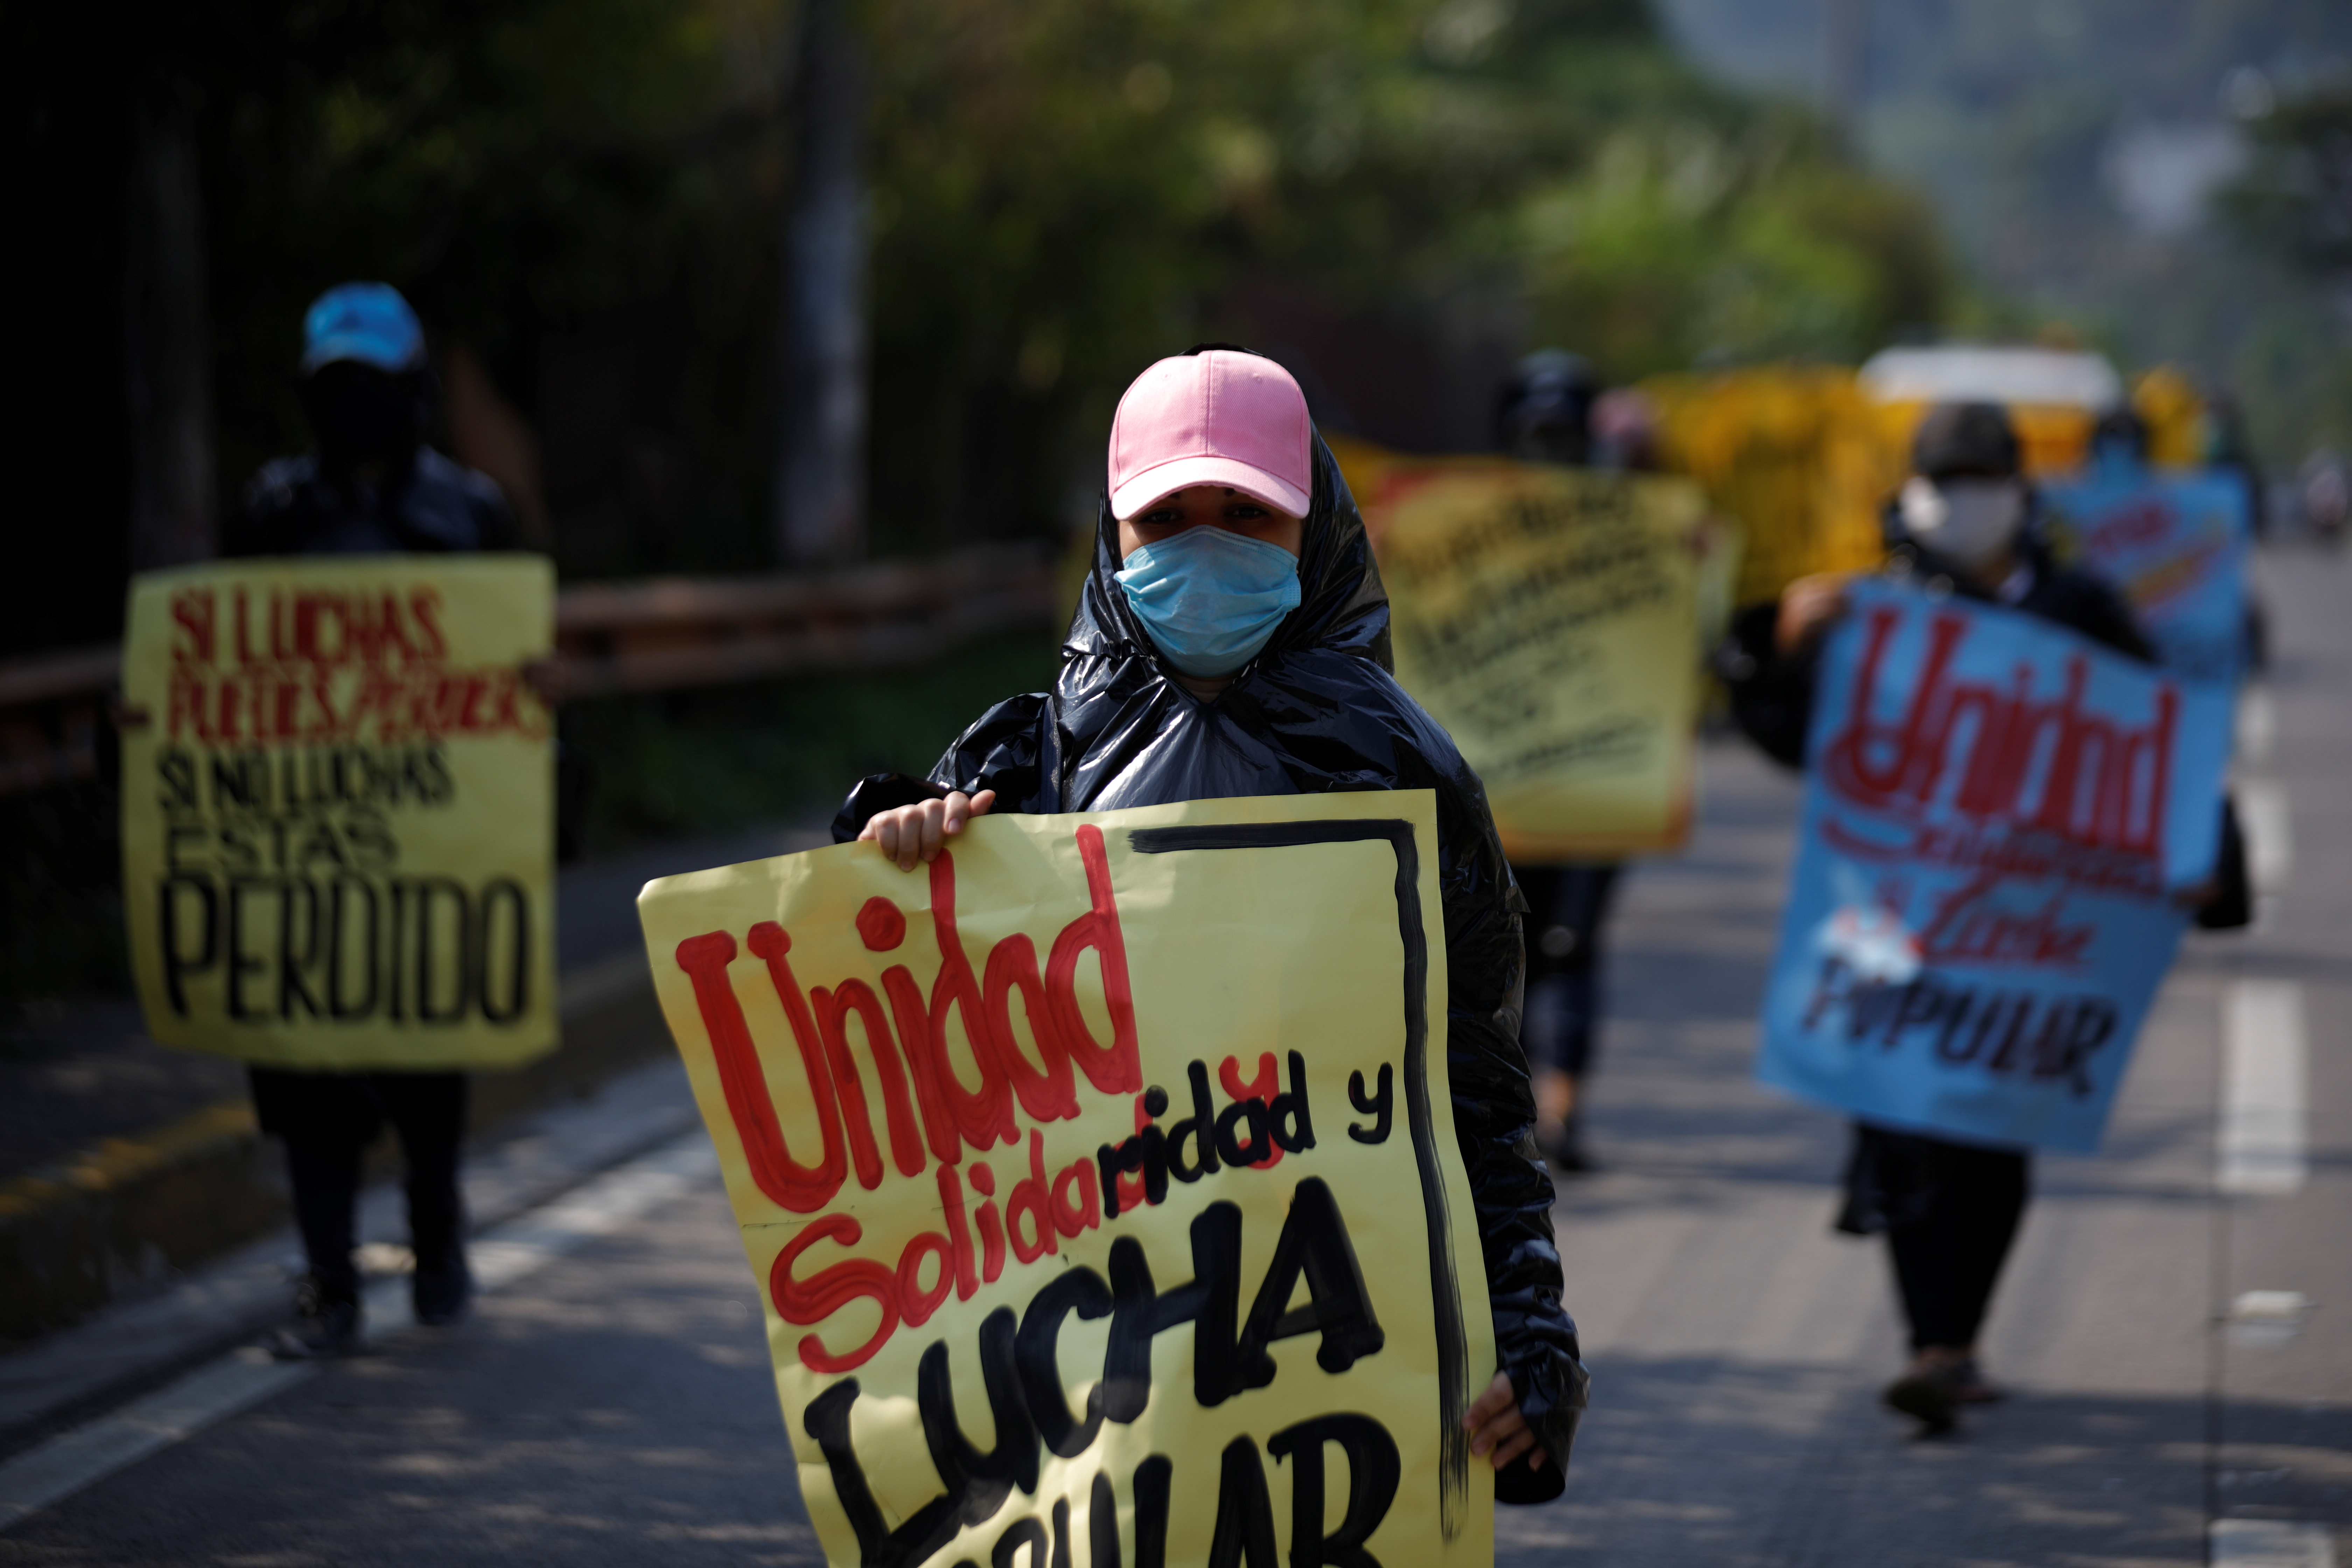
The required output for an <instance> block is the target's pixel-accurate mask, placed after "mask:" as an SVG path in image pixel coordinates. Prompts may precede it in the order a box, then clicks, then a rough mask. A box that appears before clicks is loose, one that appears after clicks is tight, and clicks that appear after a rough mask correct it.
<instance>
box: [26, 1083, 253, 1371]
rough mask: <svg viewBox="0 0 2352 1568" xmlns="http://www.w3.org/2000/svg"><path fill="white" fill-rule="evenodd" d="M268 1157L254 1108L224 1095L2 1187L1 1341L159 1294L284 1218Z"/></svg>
mask: <svg viewBox="0 0 2352 1568" xmlns="http://www.w3.org/2000/svg"><path fill="white" fill-rule="evenodd" d="M267 1153H268V1151H266V1150H265V1149H264V1148H263V1147H262V1143H261V1133H260V1130H259V1129H258V1128H257V1127H256V1126H255V1125H254V1120H253V1107H252V1106H251V1105H250V1104H248V1103H247V1102H246V1101H244V1100H224V1101H221V1102H219V1103H217V1104H214V1105H209V1106H206V1107H205V1108H204V1109H203V1110H197V1111H194V1112H193V1113H191V1114H189V1115H186V1116H182V1117H180V1118H178V1119H176V1120H174V1121H169V1122H166V1123H164V1124H163V1126H161V1127H158V1128H155V1129H153V1130H152V1131H149V1132H147V1133H144V1134H142V1135H141V1136H138V1137H135V1138H108V1139H104V1140H101V1141H100V1142H98V1143H97V1144H95V1145H93V1146H91V1147H90V1148H88V1149H85V1150H83V1151H81V1152H79V1153H78V1154H76V1155H74V1156H73V1157H72V1158H70V1159H68V1160H65V1161H61V1162H59V1163H57V1164H55V1165H52V1166H50V1167H48V1168H47V1169H46V1170H44V1171H40V1172H37V1173H32V1174H29V1175H23V1176H16V1177H11V1178H10V1179H9V1180H7V1181H6V1182H5V1183H0V1340H6V1341H21V1340H26V1339H29V1338H32V1337H33V1336H34V1335H37V1334H39V1333H42V1332H45V1331H48V1330H51V1329H57V1328H62V1327H64V1326H66V1325H67V1324H68V1323H71V1322H73V1321H76V1320H78V1319H79V1318H82V1317H84V1316H86V1315H88V1314H89V1312H90V1311H92V1310H96V1309H97V1308H98V1307H100V1306H102V1305H104V1304H105V1303H106V1302H109V1301H112V1300H121V1299H125V1298H128V1297H131V1296H136V1295H143V1294H146V1293H149V1292H151V1291H153V1290H156V1289H161V1288H162V1287H163V1285H164V1284H165V1283H167V1282H168V1281H169V1280H170V1279H171V1278H172V1276H173V1274H174V1273H176V1272H178V1271H179V1270H181V1269H184V1268H191V1267H194V1265H196V1264H199V1263H202V1262H204V1261H205V1260H207V1259H208V1258H215V1257H217V1256H219V1255H220V1254H221V1253H223V1252H225V1251H226V1250H228V1249H229V1248H230V1247H235V1246H236V1245H237V1244H238V1243H239V1242H242V1241H246V1240H248V1239H250V1238H251V1237H255V1236H257V1235H259V1234H261V1233H262V1232H263V1231H265V1230H267V1229H268V1228H269V1227H270V1226H273V1225H276V1224H278V1223H279V1222H280V1221H281V1220H282V1219H283V1217H284V1215H285V1213H286V1191H285V1182H284V1178H283V1176H282V1175H281V1174H280V1173H279V1172H278V1165H277V1162H275V1161H273V1160H270V1159H268V1158H267V1157H266V1155H267Z"/></svg>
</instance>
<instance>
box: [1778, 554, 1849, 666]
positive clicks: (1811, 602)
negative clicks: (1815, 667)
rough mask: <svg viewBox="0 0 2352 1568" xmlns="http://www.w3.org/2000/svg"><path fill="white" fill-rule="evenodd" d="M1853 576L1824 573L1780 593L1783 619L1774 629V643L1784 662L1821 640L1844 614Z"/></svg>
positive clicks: (1801, 581) (1797, 581)
mask: <svg viewBox="0 0 2352 1568" xmlns="http://www.w3.org/2000/svg"><path fill="white" fill-rule="evenodd" d="M1854 576H1855V574H1853V573H1852V572H1822V573H1817V574H1814V575H1812V576H1811V577H1800V578H1798V579H1797V580H1796V581H1795V582H1793V583H1791V584H1789V585H1788V586H1787V587H1786V588H1783V589H1782V590H1780V619H1779V620H1778V621H1777V622H1775V623H1774V625H1773V627H1772V641H1773V644H1774V645H1775V646H1776V647H1779V648H1780V654H1781V657H1782V658H1787V657H1788V656H1789V655H1790V654H1793V653H1795V652H1796V651H1797V650H1798V649H1800V648H1801V647H1804V646H1805V645H1806V644H1807V643H1809V642H1811V641H1812V640H1813V639H1814V638H1815V637H1820V636H1821V635H1822V632H1823V631H1825V630H1827V629H1828V627H1829V625H1830V623H1831V622H1832V621H1834V620H1836V619H1837V618H1838V617H1839V616H1843V615H1844V614H1845V605H1846V590H1847V589H1848V588H1850V587H1852V586H1853V579H1854Z"/></svg>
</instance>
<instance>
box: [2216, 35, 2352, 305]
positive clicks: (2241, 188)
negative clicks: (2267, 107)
mask: <svg viewBox="0 0 2352 1568" xmlns="http://www.w3.org/2000/svg"><path fill="white" fill-rule="evenodd" d="M2252 143H2253V148H2252V157H2251V159H2250V160H2249V165H2250V166H2249V167H2248V168H2247V169H2246V170H2245V172H2244V173H2243V174H2241V175H2240V176H2239V177H2238V179H2237V180H2236V181H2234V182H2233V183H2232V184H2231V186H2230V187H2229V188H2228V189H2227V190H2225V191H2223V192H2222V194H2221V206H2222V210H2223V212H2224V213H2226V214H2227V215H2228V216H2229V217H2230V218H2231V221H2232V222H2233V223H2234V224H2235V225H2236V226H2238V227H2239V229H2240V230H2241V231H2242V232H2243V233H2245V234H2246V235H2247V236H2248V237H2251V238H2252V239H2253V240H2254V241H2255V242H2256V243H2258V244H2262V245H2265V246H2267V247H2272V248H2273V249H2275V250H2276V251H2277V252H2278V253H2279V254H2280V255H2282V256H2284V257H2285V258H2288V259H2289V260H2290V261H2292V262H2294V264H2295V265H2297V266H2299V267H2302V268H2306V269H2307V270H2309V271H2311V272H2312V273H2314V274H2315V275H2317V276H2318V277H2320V278H2322V279H2352V77H2346V78H2341V79H2337V80H2335V81H2333V82H2330V83H2328V84H2326V86H2324V87H2320V88H2317V89H2313V90H2311V91H2309V92H2305V93H2303V94H2299V95H2297V96H2295V97H2293V98H2290V99H2288V100H2285V101H2284V102H2282V103H2279V104H2277V105H2276V106H2275V107H2274V108H2273V109H2272V110H2271V111H2270V112H2269V113H2267V114H2265V115H2263V117H2262V118H2261V119H2259V120H2257V121H2255V122H2254V125H2253V127H2252Z"/></svg>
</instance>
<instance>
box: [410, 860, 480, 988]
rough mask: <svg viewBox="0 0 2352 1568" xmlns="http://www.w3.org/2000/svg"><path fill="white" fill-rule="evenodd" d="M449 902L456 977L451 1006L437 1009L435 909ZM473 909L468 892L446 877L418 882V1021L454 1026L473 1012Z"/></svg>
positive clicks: (453, 983)
mask: <svg viewBox="0 0 2352 1568" xmlns="http://www.w3.org/2000/svg"><path fill="white" fill-rule="evenodd" d="M444 901H446V903H447V904H448V905H449V906H450V908H451V910H452V915H451V918H452V920H453V921H455V930H454V931H453V939H454V940H453V947H454V951H455V954H456V957H457V973H456V974H455V975H454V976H453V977H452V987H451V989H452V996H451V1000H450V1003H449V1005H448V1006H446V1007H439V1006H436V1005H435V1003H434V996H433V952H434V949H435V948H436V947H438V946H439V945H440V942H439V939H438V938H437V936H436V933H435V931H434V916H433V910H434V906H435V905H436V904H437V903H441V902H444ZM474 982H475V974H474V906H473V900H470V899H468V898H467V897H466V889H464V888H463V887H462V886H460V885H459V884H458V883H457V881H455V880H454V879H451V878H447V877H420V878H418V879H416V1021H417V1022H418V1023H420V1024H455V1023H457V1022H458V1021H459V1020H460V1019H462V1018H464V1017H465V1016H466V1015H467V1013H468V1012H469V1011H471V1010H472V1005H473V1001H474Z"/></svg>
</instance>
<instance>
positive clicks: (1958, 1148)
mask: <svg viewBox="0 0 2352 1568" xmlns="http://www.w3.org/2000/svg"><path fill="white" fill-rule="evenodd" d="M1853 1131H1854V1146H1853V1161H1852V1163H1850V1164H1849V1165H1848V1167H1847V1171H1846V1210H1845V1214H1844V1215H1843V1216H1842V1217H1841V1219H1840V1221H1839V1226H1840V1228H1841V1229H1844V1230H1851V1231H1863V1232H1866V1231H1874V1230H1884V1231H1885V1232H1886V1248H1887V1252H1888V1254H1889V1255H1890V1257H1891V1258H1892V1259H1893V1261H1894V1264H1895V1289H1896V1290H1897V1292H1899V1293H1900V1294H1901V1296H1902V1298H1903V1315H1904V1316H1905V1317H1906V1319H1908V1320H1909V1321H1910V1324H1911V1348H1912V1349H1913V1350H1915V1351H1916V1350H1923V1349H1925V1348H1927V1346H1929V1345H1936V1346H1943V1347H1948V1348H1955V1349H1956V1348H1958V1347H1959V1346H1962V1345H1969V1344H1974V1343H1975V1342H1976V1337H1977V1331H1979V1329H1980V1328H1982V1327H1983V1325H1984V1318H1985V1309H1986V1307H1987V1306H1988V1305H1989V1304H1990V1302H1991V1300H1992V1291H1993V1287H1994V1286H1995V1285H1996V1284H1998V1283H1999V1282H2000V1269H2001V1265H2002V1264H2003V1263H2005V1262H2007V1261H2008V1258H2009V1248H2010V1244H2011V1243H2012V1242H2014V1241H2015V1240H2016V1239H2017V1227H2018V1223H2019V1222H2020V1221H2021V1220H2022V1219H2023V1218H2024V1216H2025V1204H2026V1199H2027V1198H2028V1197H2029V1196H2031V1195H2032V1178H2033V1167H2032V1160H2031V1159H2030V1157H2029V1156H2027V1155H2026V1154H2024V1153H2023V1152H2020V1151H2017V1150H2013V1149H1986V1148H1981V1147H1979V1146H1978V1145H1976V1144H1972V1143H1954V1142H1948V1141H1946V1140H1944V1139H1941V1138H1930V1137H1927V1136H1925V1135H1923V1134H1920V1133H1916V1132H1895V1131H1888V1130H1886V1129H1885V1128H1879V1127H1871V1126H1867V1125H1864V1124H1861V1123H1857V1124H1856V1125H1855V1127H1854V1130H1853Z"/></svg>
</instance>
